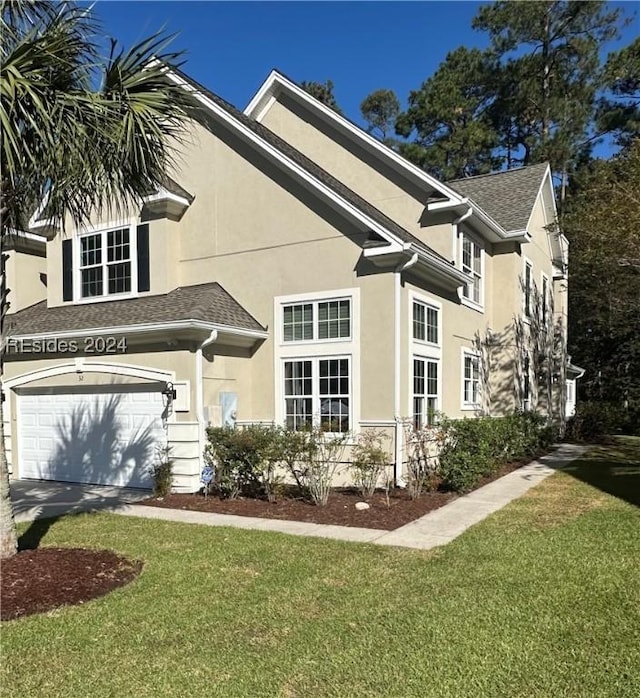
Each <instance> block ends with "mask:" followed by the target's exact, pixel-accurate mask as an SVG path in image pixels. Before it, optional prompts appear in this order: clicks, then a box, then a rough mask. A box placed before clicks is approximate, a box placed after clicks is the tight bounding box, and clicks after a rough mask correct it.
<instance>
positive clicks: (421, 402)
mask: <svg viewBox="0 0 640 698" xmlns="http://www.w3.org/2000/svg"><path fill="white" fill-rule="evenodd" d="M410 309H411V315H410V331H411V340H412V341H411V363H410V364H409V366H410V371H411V372H410V376H409V379H410V399H411V404H410V406H409V408H410V412H409V414H411V415H412V418H413V428H414V429H422V428H423V427H427V426H431V425H432V424H434V423H435V421H436V419H437V413H438V412H439V411H440V409H441V405H440V400H441V395H440V391H441V376H440V361H441V359H442V345H441V342H442V327H441V323H442V305H441V304H440V303H439V302H437V301H436V300H433V299H431V298H428V297H426V296H423V295H421V294H418V293H411V294H410Z"/></svg>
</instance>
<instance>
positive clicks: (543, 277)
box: [540, 271, 553, 332]
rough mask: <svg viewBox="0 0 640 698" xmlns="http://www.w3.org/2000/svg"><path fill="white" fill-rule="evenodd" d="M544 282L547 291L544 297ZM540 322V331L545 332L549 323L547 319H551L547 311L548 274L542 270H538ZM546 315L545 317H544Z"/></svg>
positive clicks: (549, 297) (549, 304) (548, 298)
mask: <svg viewBox="0 0 640 698" xmlns="http://www.w3.org/2000/svg"><path fill="white" fill-rule="evenodd" d="M545 282H546V286H547V291H546V298H544V295H545ZM540 299H541V301H540V322H541V325H542V331H543V332H546V331H547V325H548V324H549V321H551V322H552V321H553V319H552V318H551V316H550V314H549V311H550V310H551V303H550V300H551V286H550V282H549V276H548V274H545V273H544V272H543V271H542V272H540ZM543 307H544V308H545V313H544V314H543V312H542V309H543ZM545 315H546V317H545Z"/></svg>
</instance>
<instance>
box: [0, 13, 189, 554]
mask: <svg viewBox="0 0 640 698" xmlns="http://www.w3.org/2000/svg"><path fill="white" fill-rule="evenodd" d="M0 11H1V20H0V22H1V24H0V32H1V34H2V42H1V47H0V58H1V66H0V102H1V103H0V121H1V127H2V142H1V150H2V160H1V170H0V172H1V182H0V225H1V238H0V239H1V240H4V239H5V236H6V235H7V234H8V233H9V232H10V231H22V230H26V229H27V227H28V223H27V221H28V220H29V218H30V216H31V215H32V214H33V212H34V211H35V210H36V209H37V207H38V206H39V205H40V204H41V202H42V201H45V202H46V207H45V210H44V212H43V213H42V214H41V215H44V217H46V218H51V219H54V220H56V221H59V222H63V221H64V219H65V217H66V216H69V217H70V218H71V219H72V220H73V221H74V222H75V223H81V222H83V221H85V220H87V219H88V217H89V215H91V214H92V213H96V212H100V211H103V210H105V209H116V210H119V209H121V208H122V207H123V206H124V205H125V203H126V202H141V201H142V199H143V197H145V196H146V195H148V194H149V193H151V192H153V191H154V190H156V189H157V187H158V186H159V185H160V184H161V183H162V181H163V179H164V175H165V173H166V172H167V170H168V169H169V168H170V167H171V166H172V164H173V162H174V158H175V154H176V148H177V147H178V146H179V144H180V142H181V140H182V138H183V137H184V133H185V127H186V125H187V122H188V119H190V118H191V117H192V116H193V114H194V111H193V110H194V109H195V108H196V107H195V102H194V101H193V97H192V96H191V95H189V94H188V93H186V92H185V91H184V90H182V89H181V88H178V87H176V86H173V85H171V84H169V82H168V81H167V80H166V77H165V73H166V71H167V69H171V68H174V67H178V65H179V60H180V54H179V53H176V52H170V51H168V50H167V46H168V43H169V41H170V37H166V36H164V35H162V34H156V35H154V36H152V37H150V38H148V39H146V40H144V41H142V42H140V43H139V44H137V45H136V46H134V47H133V48H131V49H130V50H128V51H123V50H121V49H119V48H118V45H117V44H116V42H115V41H112V42H111V49H110V51H109V52H108V55H107V56H106V58H104V59H102V58H101V55H100V50H99V47H98V44H97V38H98V37H99V36H100V29H99V25H98V24H97V22H96V20H95V19H94V17H93V15H92V14H91V11H90V10H88V9H86V8H80V7H78V6H77V5H75V4H74V3H71V2H63V3H53V2H42V1H40V0H35V1H34V0H31V1H29V0H0ZM5 259H6V255H4V254H3V255H1V260H2V265H1V266H2V268H1V276H0V303H1V306H0V311H1V315H0V323H1V325H0V329H1V331H2V334H1V337H0V388H1V386H2V366H3V358H4V343H5V342H4V317H5V314H6V312H7V307H8V303H7V301H6V293H7V291H6V287H5ZM16 549H17V545H16V531H15V524H14V519H13V510H12V507H11V500H10V497H9V475H8V468H7V459H6V452H5V445H4V433H3V421H2V401H1V400H0V559H2V558H6V557H9V556H11V555H13V554H14V553H15V552H16Z"/></svg>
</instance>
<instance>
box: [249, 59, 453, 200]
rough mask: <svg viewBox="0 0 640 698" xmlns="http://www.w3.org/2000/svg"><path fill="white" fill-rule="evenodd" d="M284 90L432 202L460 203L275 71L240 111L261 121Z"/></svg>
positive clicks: (425, 174) (443, 187)
mask: <svg viewBox="0 0 640 698" xmlns="http://www.w3.org/2000/svg"><path fill="white" fill-rule="evenodd" d="M282 91H285V92H286V93H287V94H289V95H290V96H291V97H293V98H294V99H295V100H297V101H299V102H301V103H303V104H305V106H307V107H308V108H310V109H312V110H313V111H314V112H315V113H317V114H318V115H320V116H321V117H322V118H323V119H325V120H326V121H329V122H331V123H332V125H333V126H335V127H336V128H338V129H339V130H340V131H341V132H342V133H344V134H345V135H346V136H347V137H348V138H350V139H351V140H352V141H353V140H355V141H358V143H359V144H360V145H361V146H363V147H364V148H365V149H366V150H368V151H369V152H373V153H375V154H376V156H377V157H378V158H380V159H384V160H385V161H387V163H388V164H390V165H392V167H393V168H394V169H395V170H396V171H397V172H399V173H401V174H403V175H404V176H406V177H408V178H409V179H411V180H412V181H414V182H419V183H421V184H422V185H423V186H426V187H428V189H429V190H432V191H434V192H437V194H435V193H434V195H433V199H434V200H438V201H443V200H446V201H450V202H452V203H460V199H461V197H460V196H459V195H458V193H457V192H455V191H454V190H453V189H452V188H451V187H449V186H448V185H447V184H445V183H443V182H441V181H440V180H438V179H436V178H435V177H433V176H432V175H430V174H429V173H428V172H426V171H425V170H423V169H422V168H420V167H418V166H417V165H414V164H413V163H412V162H410V161H409V160H407V159H406V158H404V157H402V156H401V155H399V154H398V153H396V152H395V151H394V150H392V149H391V148H389V147H388V146H387V145H385V144H384V143H382V142H381V141H379V140H378V139H377V138H375V137H374V136H372V135H371V134H370V133H367V132H366V131H365V130H363V129H362V128H361V127H360V126H358V124H356V123H355V122H353V121H351V120H350V119H348V118H347V117H345V116H343V115H342V114H338V113H336V112H335V111H333V109H331V108H330V107H328V106H327V105H325V104H323V103H322V102H320V101H319V100H317V99H315V98H314V97H312V96H311V95H309V94H308V93H307V92H305V90H304V89H302V88H301V87H300V86H299V85H297V84H296V83H295V82H294V81H293V80H291V79H290V78H288V77H287V76H286V75H284V74H283V73H281V72H280V71H278V70H275V69H274V70H272V71H271V73H270V74H269V76H268V77H267V79H266V80H265V81H264V83H263V84H262V86H261V87H260V89H259V90H258V92H257V93H256V94H255V95H254V97H253V98H252V99H251V101H250V102H249V104H248V105H247V107H246V108H245V110H244V114H246V115H247V116H250V117H252V118H254V119H255V120H256V121H258V122H259V121H261V119H262V117H263V116H264V114H265V113H266V111H267V110H268V109H269V107H270V106H271V104H272V102H273V100H275V99H277V96H278V95H279V94H280V93H281V92H282Z"/></svg>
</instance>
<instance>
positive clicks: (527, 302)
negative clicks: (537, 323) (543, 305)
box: [523, 260, 533, 318]
mask: <svg viewBox="0 0 640 698" xmlns="http://www.w3.org/2000/svg"><path fill="white" fill-rule="evenodd" d="M523 286H524V289H523V290H524V316H525V317H526V318H530V317H531V313H532V305H533V266H532V264H531V262H529V261H528V260H525V263H524V280H523Z"/></svg>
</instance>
